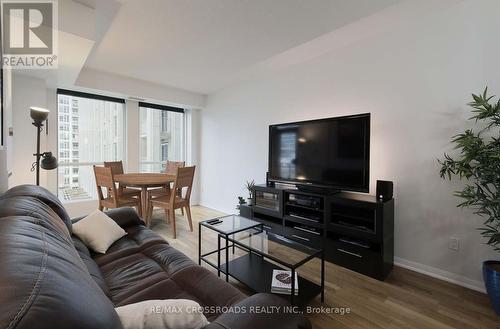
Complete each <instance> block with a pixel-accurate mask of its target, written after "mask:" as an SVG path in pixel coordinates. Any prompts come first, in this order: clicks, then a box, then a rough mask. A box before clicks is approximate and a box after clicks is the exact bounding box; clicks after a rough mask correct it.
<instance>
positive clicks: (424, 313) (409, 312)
mask: <svg viewBox="0 0 500 329" xmlns="http://www.w3.org/2000/svg"><path fill="white" fill-rule="evenodd" d="M163 214H164V213H163V212H160V211H157V212H155V213H154V215H153V224H152V229H153V230H155V231H156V232H158V233H159V234H161V235H162V236H163V237H165V238H166V239H167V240H168V241H169V243H170V244H171V245H172V246H174V247H175V248H177V249H179V250H181V251H182V252H184V253H185V254H186V255H188V256H189V257H191V258H192V259H193V260H195V261H196V262H197V260H198V222H199V221H200V220H205V219H209V218H213V217H217V216H220V215H223V214H221V213H219V212H217V211H214V210H211V209H208V208H204V207H192V215H193V226H194V230H195V231H194V232H190V231H189V226H188V223H187V219H186V218H185V217H183V216H181V215H180V212H176V220H177V239H175V240H174V239H172V231H171V227H170V225H169V224H166V221H165V218H164V217H163V216H164V215H163ZM206 233H207V234H206ZM210 233H211V232H209V231H207V230H204V231H203V246H204V250H206V249H205V246H207V248H210V247H211V248H214V246H215V243H214V241H216V239H214V237H215V235H211V234H210ZM206 267H207V268H210V267H209V266H206ZM318 269H319V262H318V261H316V260H315V261H312V262H310V263H309V264H307V265H306V267H305V269H304V270H303V271H302V272H301V271H299V273H300V274H301V275H304V276H305V277H308V278H310V279H312V280H318ZM325 271H326V276H325V278H326V280H325V285H326V290H325V303H324V304H323V306H326V307H348V308H350V310H351V312H350V313H349V314H344V315H334V314H309V315H307V316H308V318H309V319H310V320H311V322H312V323H313V328H315V329H327V328H328V329H330V328H356V329H360V328H370V329H371V328H380V329H392V328H394V329H410V328H412V329H434V328H438V329H439V328H443V329H445V328H497V329H500V317H499V316H496V315H495V313H494V311H493V309H492V308H491V306H490V302H489V300H488V297H487V296H486V295H484V294H481V293H479V292H476V291H472V290H469V289H466V288H462V287H460V286H457V285H453V284H450V283H447V282H444V281H441V280H437V279H434V278H431V277H428V276H425V275H422V274H418V273H415V272H412V271H408V270H405V269H402V268H399V267H395V268H394V270H393V272H392V273H391V275H390V276H389V277H388V278H387V280H386V281H385V282H380V281H377V280H374V279H371V278H368V277H366V276H363V275H361V274H358V273H355V272H352V271H349V270H347V269H344V268H342V267H339V266H336V265H333V264H331V263H326V267H325ZM234 284H235V285H236V286H237V287H238V288H240V289H242V290H243V291H245V287H244V286H242V285H241V284H239V283H237V282H234ZM311 305H312V306H321V305H322V304H321V303H320V302H319V297H317V298H316V299H315V300H314V301H313V302H312V303H311Z"/></svg>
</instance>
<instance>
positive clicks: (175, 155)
mask: <svg viewBox="0 0 500 329" xmlns="http://www.w3.org/2000/svg"><path fill="white" fill-rule="evenodd" d="M139 107H140V111H139V112H140V115H139V126H140V132H139V133H140V136H139V138H140V141H139V145H140V148H141V149H140V171H141V172H161V171H163V170H165V164H166V161H167V160H171V161H184V159H185V154H186V152H185V118H184V110H182V109H179V108H174V107H169V106H162V105H155V104H149V103H139Z"/></svg>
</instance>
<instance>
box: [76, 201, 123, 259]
mask: <svg viewBox="0 0 500 329" xmlns="http://www.w3.org/2000/svg"><path fill="white" fill-rule="evenodd" d="M73 233H74V234H75V235H76V236H77V237H79V238H80V239H81V240H82V241H83V243H85V245H86V246H87V247H88V248H90V249H92V250H94V251H95V252H98V253H101V254H104V253H106V251H107V250H108V248H109V247H110V246H111V245H112V244H113V243H114V242H115V241H116V240H118V239H120V238H121V237H122V236H124V235H127V232H125V230H124V229H122V228H121V227H120V226H119V225H118V224H116V222H115V221H114V220H112V219H111V218H110V217H109V216H108V215H106V214H105V213H103V212H102V211H100V210H96V211H94V212H93V213H91V214H90V215H88V216H87V217H85V218H83V219H81V220H80V221H78V222H76V223H74V224H73Z"/></svg>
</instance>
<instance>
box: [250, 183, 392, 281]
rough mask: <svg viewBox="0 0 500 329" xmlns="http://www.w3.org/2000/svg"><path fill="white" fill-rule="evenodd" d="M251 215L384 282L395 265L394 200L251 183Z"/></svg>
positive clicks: (333, 258) (352, 268)
mask: <svg viewBox="0 0 500 329" xmlns="http://www.w3.org/2000/svg"><path fill="white" fill-rule="evenodd" d="M253 204H254V206H253V207H252V211H250V212H246V214H247V215H248V216H251V218H253V219H254V220H257V221H259V222H261V223H262V224H264V228H265V229H266V230H267V231H270V232H272V233H275V234H279V235H282V236H285V237H287V238H289V239H291V240H295V241H297V242H300V243H303V244H306V245H310V246H311V247H313V248H318V247H320V248H324V249H325V252H326V260H328V261H330V262H333V263H335V264H337V265H340V266H343V267H346V268H349V269H351V270H354V271H356V272H359V273H362V274H365V275H368V276H370V277H373V278H376V279H378V280H384V279H385V278H386V277H387V275H388V274H389V273H390V271H391V269H392V266H393V262H394V200H388V201H384V202H383V201H379V200H377V199H376V198H375V197H374V196H370V195H362V194H356V193H345V192H342V193H337V194H318V193H309V192H304V191H300V190H297V189H291V188H288V187H279V186H277V187H268V186H266V185H256V186H255V187H254V190H253Z"/></svg>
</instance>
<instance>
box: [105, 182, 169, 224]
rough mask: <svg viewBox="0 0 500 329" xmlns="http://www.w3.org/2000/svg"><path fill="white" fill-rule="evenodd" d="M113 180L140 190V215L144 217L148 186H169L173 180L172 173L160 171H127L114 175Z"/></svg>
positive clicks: (146, 206) (146, 207)
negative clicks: (126, 172)
mask: <svg viewBox="0 0 500 329" xmlns="http://www.w3.org/2000/svg"><path fill="white" fill-rule="evenodd" d="M114 179H115V182H117V183H119V184H120V185H122V186H126V187H136V188H140V189H141V190H142V192H141V204H142V216H143V217H144V218H145V217H146V214H147V209H148V188H153V187H167V188H169V187H170V183H173V182H174V181H175V175H174V174H161V173H128V174H119V175H114Z"/></svg>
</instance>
